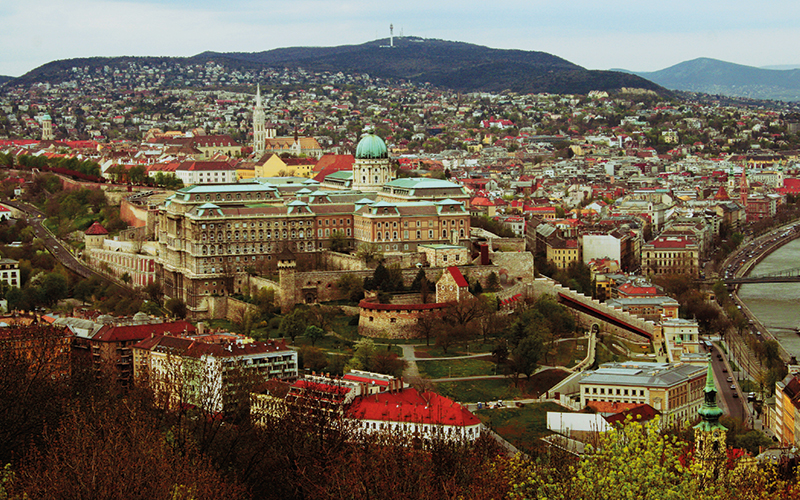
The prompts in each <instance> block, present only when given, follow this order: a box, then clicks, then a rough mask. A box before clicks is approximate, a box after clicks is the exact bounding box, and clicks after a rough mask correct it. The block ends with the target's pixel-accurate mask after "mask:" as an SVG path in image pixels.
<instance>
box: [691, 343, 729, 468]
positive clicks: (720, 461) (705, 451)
mask: <svg viewBox="0 0 800 500" xmlns="http://www.w3.org/2000/svg"><path fill="white" fill-rule="evenodd" d="M703 392H704V393H705V397H704V399H703V404H702V405H701V406H700V409H699V410H697V413H699V414H700V417H701V418H702V420H701V421H700V423H699V424H697V425H695V426H694V449H695V459H696V460H699V461H700V464H701V467H702V476H703V478H704V479H711V478H714V479H716V478H717V477H719V475H720V474H721V473H722V471H723V470H724V468H725V461H726V457H727V451H726V450H727V446H726V432H727V430H728V429H727V428H726V427H725V426H723V425H722V424H720V423H719V418H720V417H721V416H722V408H720V407H719V406H717V387H716V384H715V383H714V369H713V367H712V365H711V358H710V357H709V359H708V370H707V371H706V385H705V387H704V388H703Z"/></svg>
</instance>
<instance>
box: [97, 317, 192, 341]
mask: <svg viewBox="0 0 800 500" xmlns="http://www.w3.org/2000/svg"><path fill="white" fill-rule="evenodd" d="M196 331H197V329H196V328H195V327H194V325H193V324H191V323H189V322H188V321H173V322H171V323H152V324H146V325H120V326H116V325H104V326H103V327H102V328H100V330H98V331H97V333H95V334H94V336H93V337H92V340H97V341H100V342H121V341H127V340H143V339H146V338H147V337H152V336H156V335H165V334H172V335H177V334H180V333H183V332H191V333H194V332H196Z"/></svg>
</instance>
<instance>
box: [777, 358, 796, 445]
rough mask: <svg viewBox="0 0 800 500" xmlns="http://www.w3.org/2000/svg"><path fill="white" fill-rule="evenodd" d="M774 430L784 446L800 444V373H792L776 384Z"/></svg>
mask: <svg viewBox="0 0 800 500" xmlns="http://www.w3.org/2000/svg"><path fill="white" fill-rule="evenodd" d="M771 423H772V427H771V430H772V432H774V433H775V437H776V438H777V439H778V442H779V443H780V444H781V445H782V446H797V445H798V444H800V374H798V373H790V374H789V375H787V376H786V377H785V378H784V379H783V380H781V381H779V382H777V383H776V384H775V418H773V419H771Z"/></svg>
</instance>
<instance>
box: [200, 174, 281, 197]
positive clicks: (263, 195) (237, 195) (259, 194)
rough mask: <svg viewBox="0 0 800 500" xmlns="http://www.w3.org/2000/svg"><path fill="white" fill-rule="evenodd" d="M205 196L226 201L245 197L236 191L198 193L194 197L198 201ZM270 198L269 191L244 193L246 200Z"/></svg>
mask: <svg viewBox="0 0 800 500" xmlns="http://www.w3.org/2000/svg"><path fill="white" fill-rule="evenodd" d="M200 175H203V174H202V173H201V174H200ZM208 175H209V176H210V175H211V174H208ZM203 198H205V201H211V200H212V198H213V199H214V200H216V201H223V200H224V201H232V200H242V199H243V198H242V193H236V194H235V195H232V194H230V193H229V194H226V195H222V194H219V193H217V194H215V195H211V194H206V195H202V194H196V195H194V199H195V200H197V201H202V200H203ZM269 198H270V196H269V194H268V193H255V195H254V194H253V193H245V195H244V199H245V200H261V199H264V200H266V199H269Z"/></svg>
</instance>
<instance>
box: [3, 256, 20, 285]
mask: <svg viewBox="0 0 800 500" xmlns="http://www.w3.org/2000/svg"><path fill="white" fill-rule="evenodd" d="M0 281H3V282H5V283H6V284H7V285H8V286H10V287H16V288H19V287H20V286H21V285H22V283H21V282H20V280H19V261H16V260H13V259H0Z"/></svg>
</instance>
